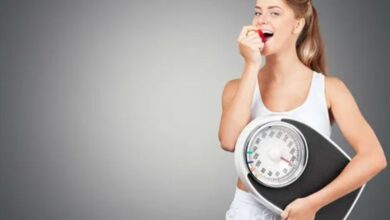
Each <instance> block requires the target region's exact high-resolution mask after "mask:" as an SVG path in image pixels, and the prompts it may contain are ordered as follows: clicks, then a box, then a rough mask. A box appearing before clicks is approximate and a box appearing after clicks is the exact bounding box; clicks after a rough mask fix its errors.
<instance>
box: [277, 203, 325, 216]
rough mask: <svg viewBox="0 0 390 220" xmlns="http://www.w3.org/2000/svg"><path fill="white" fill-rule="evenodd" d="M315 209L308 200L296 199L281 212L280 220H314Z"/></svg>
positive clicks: (316, 210) (316, 209)
mask: <svg viewBox="0 0 390 220" xmlns="http://www.w3.org/2000/svg"><path fill="white" fill-rule="evenodd" d="M318 210H319V208H317V207H316V206H315V205H314V204H313V202H312V201H310V200H309V199H308V198H298V199H296V200H294V201H293V202H291V203H290V204H289V205H288V206H286V208H285V209H284V210H283V212H282V214H281V216H282V220H314V218H315V216H316V213H317V212H318Z"/></svg>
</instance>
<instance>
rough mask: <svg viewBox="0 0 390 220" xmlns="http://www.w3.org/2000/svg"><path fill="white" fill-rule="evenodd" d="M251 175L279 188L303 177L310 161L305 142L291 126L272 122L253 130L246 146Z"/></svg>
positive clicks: (246, 156)
mask: <svg viewBox="0 0 390 220" xmlns="http://www.w3.org/2000/svg"><path fill="white" fill-rule="evenodd" d="M244 153H245V159H246V163H247V166H248V169H249V171H250V172H251V173H252V174H253V176H254V177H255V179H256V181H258V182H259V183H261V184H263V185H266V186H269V187H273V188H279V187H284V186H286V185H289V184H291V183H293V182H294V181H295V180H297V179H298V178H299V176H300V175H301V174H302V173H303V171H304V169H305V167H306V164H307V159H308V149H307V144H306V140H305V139H304V136H303V135H302V133H301V132H300V131H299V130H298V129H297V128H296V127H294V126H292V125H291V124H288V123H286V122H281V121H274V122H269V123H267V124H265V125H263V126H261V127H260V128H258V129H256V130H254V131H253V132H252V134H251V135H250V136H249V138H248V141H247V144H246V146H245V151H244Z"/></svg>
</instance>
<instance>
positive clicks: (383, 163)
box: [381, 155, 387, 170]
mask: <svg viewBox="0 0 390 220" xmlns="http://www.w3.org/2000/svg"><path fill="white" fill-rule="evenodd" d="M386 167H387V160H386V156H384V155H383V159H382V162H381V170H384V169H385V168H386Z"/></svg>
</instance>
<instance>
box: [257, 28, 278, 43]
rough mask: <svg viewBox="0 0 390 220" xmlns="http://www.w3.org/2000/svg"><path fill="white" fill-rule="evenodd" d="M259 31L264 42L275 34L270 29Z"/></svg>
mask: <svg viewBox="0 0 390 220" xmlns="http://www.w3.org/2000/svg"><path fill="white" fill-rule="evenodd" d="M257 32H258V33H259V36H260V38H261V41H263V43H264V42H266V41H267V40H268V39H269V38H271V37H272V36H273V35H274V34H273V33H271V32H268V31H267V32H264V33H263V31H261V30H258V31H257Z"/></svg>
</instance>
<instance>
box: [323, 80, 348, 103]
mask: <svg viewBox="0 0 390 220" xmlns="http://www.w3.org/2000/svg"><path fill="white" fill-rule="evenodd" d="M325 93H326V99H327V105H328V108H330V107H332V103H335V102H337V101H338V100H342V99H345V98H346V97H352V94H351V92H350V91H349V89H348V87H347V85H346V84H345V83H344V82H343V81H342V80H341V79H340V78H339V77H336V76H329V75H327V76H325Z"/></svg>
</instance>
